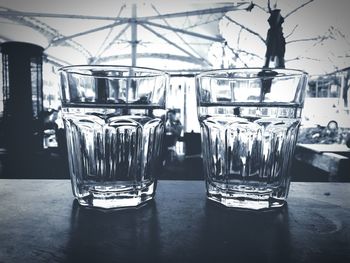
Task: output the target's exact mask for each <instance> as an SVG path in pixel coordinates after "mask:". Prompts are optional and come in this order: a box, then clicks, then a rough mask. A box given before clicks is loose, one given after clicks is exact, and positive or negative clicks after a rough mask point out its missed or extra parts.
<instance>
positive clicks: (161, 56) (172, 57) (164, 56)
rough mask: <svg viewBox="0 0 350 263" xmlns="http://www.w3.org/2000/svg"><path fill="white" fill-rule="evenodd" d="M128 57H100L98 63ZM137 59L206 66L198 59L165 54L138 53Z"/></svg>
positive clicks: (126, 55) (127, 57)
mask: <svg viewBox="0 0 350 263" xmlns="http://www.w3.org/2000/svg"><path fill="white" fill-rule="evenodd" d="M130 56H131V55H130V54H122V55H115V56H108V57H102V58H100V59H99V62H101V63H105V62H108V61H111V60H118V59H129V58H130ZM137 58H158V59H169V60H178V61H184V62H188V63H193V64H196V65H201V66H208V65H207V64H206V63H205V62H204V61H203V60H202V59H200V58H193V57H188V56H181V55H172V54H165V53H138V54H137Z"/></svg>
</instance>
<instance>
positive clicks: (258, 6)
mask: <svg viewBox="0 0 350 263" xmlns="http://www.w3.org/2000/svg"><path fill="white" fill-rule="evenodd" d="M254 6H256V7H257V8H259V9H261V10H263V11H264V12H266V13H269V11H268V10H266V9H265V8H263V7H262V6H260V5H258V4H256V3H254Z"/></svg>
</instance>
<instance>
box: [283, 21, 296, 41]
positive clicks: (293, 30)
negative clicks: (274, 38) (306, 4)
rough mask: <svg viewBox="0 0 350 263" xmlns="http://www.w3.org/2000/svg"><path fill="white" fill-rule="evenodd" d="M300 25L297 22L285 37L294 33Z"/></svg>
mask: <svg viewBox="0 0 350 263" xmlns="http://www.w3.org/2000/svg"><path fill="white" fill-rule="evenodd" d="M298 26H299V24H296V25H295V27H294V28H293V29H292V31H291V32H290V33H289V34H288V35H287V36H286V37H285V39H287V38H288V37H290V36H291V35H292V34H293V33H294V31H295V29H297V27H298Z"/></svg>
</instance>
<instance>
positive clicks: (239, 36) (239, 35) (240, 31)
mask: <svg viewBox="0 0 350 263" xmlns="http://www.w3.org/2000/svg"><path fill="white" fill-rule="evenodd" d="M242 31H243V28H241V29H240V30H239V32H238V37H237V49H238V48H239V42H240V41H241V33H242Z"/></svg>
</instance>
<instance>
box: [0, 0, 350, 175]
mask: <svg viewBox="0 0 350 263" xmlns="http://www.w3.org/2000/svg"><path fill="white" fill-rule="evenodd" d="M271 10H280V11H279V12H280V14H281V16H282V17H283V19H284V20H283V24H282V31H283V36H284V43H283V48H285V54H284V57H283V60H284V65H283V66H285V67H286V68H295V69H300V70H304V71H306V72H308V73H309V74H310V79H309V83H308V88H307V98H306V100H305V106H304V110H303V114H302V126H301V130H300V132H299V142H298V146H297V149H296V155H295V160H294V164H293V171H292V174H293V180H297V181H350V176H349V174H350V173H349V167H350V165H349V152H350V148H349V147H350V115H349V114H350V113H349V99H350V91H349V86H350V27H349V26H348V25H349V24H350V23H349V22H350V21H349V20H350V18H349V11H350V2H349V1H347V0H335V1H325V0H303V1H301V0H296V1H287V0H283V1H282V0H279V1H268V0H255V1H252V2H251V1H213V0H202V1H200V0H190V1H160V0H158V1H119V0H114V1H112V0H107V1H105V0H101V1H91V0H84V1H82V0H76V1H68V0H61V1H51V0H26V1H23V0H22V1H19V0H11V1H10V0H1V1H0V24H1V27H0V43H1V46H0V47H1V56H0V59H1V61H0V71H1V72H2V75H1V77H0V87H1V88H0V161H1V165H0V177H2V178H68V172H67V169H68V168H67V163H66V152H65V151H66V149H65V147H66V146H65V135H64V127H63V122H62V119H61V112H60V109H61V107H60V101H59V84H58V77H57V70H58V68H60V67H62V66H68V65H76V64H96V65H98V64H109V65H132V66H141V67H152V68H157V69H161V70H166V71H168V72H169V73H170V74H171V81H170V92H169V96H171V97H172V98H176V99H170V100H169V103H168V110H169V111H168V121H167V124H166V126H167V127H168V128H167V134H166V136H167V140H166V145H165V147H166V148H167V154H166V156H164V170H163V172H162V174H161V175H160V178H161V179H202V172H201V149H200V134H199V132H200V129H199V124H198V121H197V115H196V112H195V111H193V110H188V109H194V108H195V107H196V99H195V90H194V76H195V74H197V73H198V72H200V71H202V70H208V69H218V68H240V67H262V66H264V65H265V64H266V61H267V60H269V59H270V58H268V57H267V55H266V50H267V46H268V45H269V42H270V40H271V39H269V38H268V37H267V36H268V31H269V29H270V24H269V22H268V20H269V18H270V17H271V14H272V11H271ZM274 63H275V64H273V63H271V64H270V65H269V66H271V67H274V66H276V67H280V66H281V65H278V64H276V61H274Z"/></svg>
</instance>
